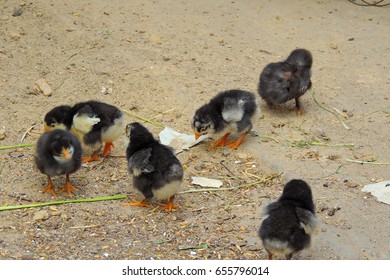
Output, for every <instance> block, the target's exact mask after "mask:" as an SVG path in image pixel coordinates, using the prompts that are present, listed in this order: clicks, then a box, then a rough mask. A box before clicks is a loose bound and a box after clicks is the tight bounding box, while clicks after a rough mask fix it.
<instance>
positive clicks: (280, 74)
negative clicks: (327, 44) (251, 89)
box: [258, 49, 313, 116]
mask: <svg viewBox="0 0 390 280" xmlns="http://www.w3.org/2000/svg"><path fill="white" fill-rule="evenodd" d="M312 64H313V57H312V55H311V53H310V52H309V51H308V50H305V49H296V50H294V51H293V52H291V54H290V55H289V57H288V58H287V59H286V60H285V61H282V62H275V63H270V64H268V65H267V66H266V67H265V68H264V69H263V71H262V72H261V74H260V80H259V84H258V93H259V95H260V96H261V97H262V98H263V99H264V100H265V101H266V102H267V104H268V105H269V106H274V105H280V104H283V103H286V102H287V101H289V100H292V99H295V106H296V113H297V115H298V116H300V115H301V114H302V110H301V104H300V101H299V98H300V97H301V96H302V95H303V94H304V93H305V92H306V91H307V90H308V89H310V88H311V85H312V83H311V80H310V79H311V66H312Z"/></svg>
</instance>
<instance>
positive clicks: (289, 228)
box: [258, 179, 319, 260]
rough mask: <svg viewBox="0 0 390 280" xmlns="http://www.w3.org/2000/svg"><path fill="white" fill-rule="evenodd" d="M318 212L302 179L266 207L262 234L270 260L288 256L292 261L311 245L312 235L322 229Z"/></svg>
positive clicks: (286, 187)
mask: <svg viewBox="0 0 390 280" xmlns="http://www.w3.org/2000/svg"><path fill="white" fill-rule="evenodd" d="M314 211H315V210H314V203H313V197H312V193H311V189H310V187H309V185H308V184H307V183H306V182H305V181H303V180H299V179H294V180H291V181H289V182H288V183H287V184H286V185H285V186H284V189H283V193H282V195H281V196H280V198H279V199H278V200H277V201H275V202H272V203H270V204H268V205H267V206H266V207H265V208H264V213H263V214H264V217H263V220H262V223H261V226H260V228H259V231H258V234H259V236H260V238H261V240H262V242H263V246H264V248H265V249H266V251H267V252H268V259H270V260H272V258H273V255H282V256H283V255H284V256H285V257H286V259H288V260H289V259H291V258H292V256H293V254H294V253H296V252H299V251H301V250H303V249H305V248H306V247H308V246H309V245H310V240H311V236H312V235H313V234H315V233H317V231H318V229H319V221H318V220H317V218H316V216H315V212H314Z"/></svg>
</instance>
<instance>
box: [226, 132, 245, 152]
mask: <svg viewBox="0 0 390 280" xmlns="http://www.w3.org/2000/svg"><path fill="white" fill-rule="evenodd" d="M247 135H248V133H243V134H241V135H240V137H238V138H237V140H236V141H234V142H232V143H230V144H229V145H228V146H227V147H228V148H230V149H232V150H236V149H237V148H238V147H239V146H240V145H241V144H242V143H244V142H245V137H246V136H247Z"/></svg>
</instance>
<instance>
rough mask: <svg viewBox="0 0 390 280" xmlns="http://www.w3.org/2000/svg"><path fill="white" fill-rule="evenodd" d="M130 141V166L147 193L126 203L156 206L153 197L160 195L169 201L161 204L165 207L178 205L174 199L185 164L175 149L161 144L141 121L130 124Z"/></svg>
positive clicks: (135, 181) (135, 185)
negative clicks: (141, 197) (152, 202)
mask: <svg viewBox="0 0 390 280" xmlns="http://www.w3.org/2000/svg"><path fill="white" fill-rule="evenodd" d="M126 136H127V137H128V139H129V141H130V142H129V144H128V146H127V149H126V158H127V161H128V168H129V171H130V173H132V174H133V185H134V187H135V188H136V189H137V190H139V191H140V192H141V193H142V194H143V195H144V197H145V198H144V199H143V200H142V201H134V203H130V204H126V205H127V206H144V207H152V206H151V205H150V204H149V200H150V199H151V198H153V197H156V198H157V199H159V200H167V203H166V204H159V205H160V206H162V207H163V208H164V209H165V210H168V211H171V210H172V209H175V208H178V206H176V205H174V204H173V199H174V197H175V194H176V192H177V190H178V189H179V187H180V185H181V183H182V179H183V167H182V165H181V163H180V161H179V160H178V159H177V158H176V156H175V154H174V153H173V151H172V149H171V148H170V147H168V146H165V145H162V144H160V143H159V142H158V141H157V140H156V139H154V137H153V135H152V134H151V133H150V132H149V131H148V129H146V128H145V127H144V126H143V125H141V124H140V123H137V122H135V123H131V124H128V125H127V126H126Z"/></svg>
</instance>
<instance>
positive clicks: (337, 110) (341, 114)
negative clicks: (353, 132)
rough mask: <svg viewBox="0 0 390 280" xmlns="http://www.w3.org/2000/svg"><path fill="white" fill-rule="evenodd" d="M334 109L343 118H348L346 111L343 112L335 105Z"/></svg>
mask: <svg viewBox="0 0 390 280" xmlns="http://www.w3.org/2000/svg"><path fill="white" fill-rule="evenodd" d="M333 110H335V111H336V112H337V113H338V114H339V115H340V116H342V117H343V118H345V119H348V115H347V114H346V113H343V112H341V111H340V110H339V109H337V108H335V107H333Z"/></svg>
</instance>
